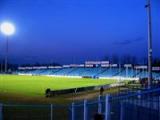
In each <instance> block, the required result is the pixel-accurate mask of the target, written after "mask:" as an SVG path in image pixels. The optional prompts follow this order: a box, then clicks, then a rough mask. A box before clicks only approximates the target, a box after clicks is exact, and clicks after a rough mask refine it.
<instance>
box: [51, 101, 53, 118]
mask: <svg viewBox="0 0 160 120" xmlns="http://www.w3.org/2000/svg"><path fill="white" fill-rule="evenodd" d="M51 120H53V105H52V104H51Z"/></svg>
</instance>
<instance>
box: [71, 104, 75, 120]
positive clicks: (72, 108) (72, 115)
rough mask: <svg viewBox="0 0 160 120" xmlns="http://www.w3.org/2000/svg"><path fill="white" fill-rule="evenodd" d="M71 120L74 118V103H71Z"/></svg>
mask: <svg viewBox="0 0 160 120" xmlns="http://www.w3.org/2000/svg"><path fill="white" fill-rule="evenodd" d="M71 109H72V120H74V116H75V115H74V114H75V108H74V103H72V108H71Z"/></svg>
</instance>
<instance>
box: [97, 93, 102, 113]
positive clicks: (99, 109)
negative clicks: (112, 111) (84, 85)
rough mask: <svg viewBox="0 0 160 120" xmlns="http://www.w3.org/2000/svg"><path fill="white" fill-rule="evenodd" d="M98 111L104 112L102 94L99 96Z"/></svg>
mask: <svg viewBox="0 0 160 120" xmlns="http://www.w3.org/2000/svg"><path fill="white" fill-rule="evenodd" d="M98 113H99V114H101V113H102V104H101V96H100V95H99V96H98Z"/></svg>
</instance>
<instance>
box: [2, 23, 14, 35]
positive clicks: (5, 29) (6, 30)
mask: <svg viewBox="0 0 160 120" xmlns="http://www.w3.org/2000/svg"><path fill="white" fill-rule="evenodd" d="M0 30H1V32H2V33H3V34H4V35H6V36H10V35H13V34H14V32H15V27H14V25H13V24H12V23H10V22H3V23H2V24H1V26H0Z"/></svg>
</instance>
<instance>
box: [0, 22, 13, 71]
mask: <svg viewBox="0 0 160 120" xmlns="http://www.w3.org/2000/svg"><path fill="white" fill-rule="evenodd" d="M0 31H1V32H2V33H3V34H4V35H5V36H6V56H5V73H7V72H8V37H9V36H11V35H13V34H14V32H15V27H14V25H13V24H12V23H10V22H3V23H2V24H1V25H0Z"/></svg>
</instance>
